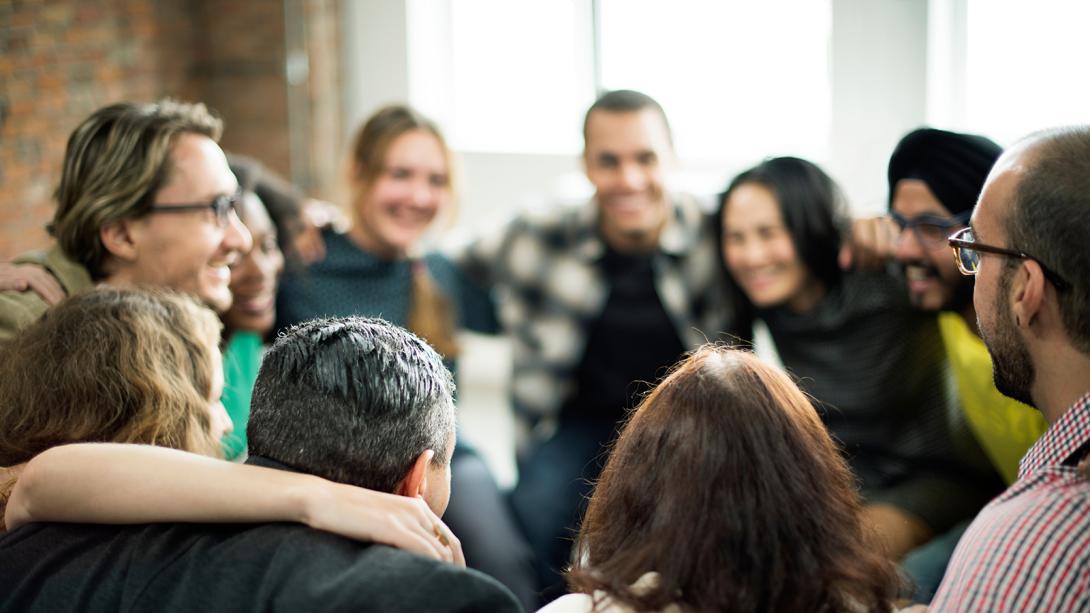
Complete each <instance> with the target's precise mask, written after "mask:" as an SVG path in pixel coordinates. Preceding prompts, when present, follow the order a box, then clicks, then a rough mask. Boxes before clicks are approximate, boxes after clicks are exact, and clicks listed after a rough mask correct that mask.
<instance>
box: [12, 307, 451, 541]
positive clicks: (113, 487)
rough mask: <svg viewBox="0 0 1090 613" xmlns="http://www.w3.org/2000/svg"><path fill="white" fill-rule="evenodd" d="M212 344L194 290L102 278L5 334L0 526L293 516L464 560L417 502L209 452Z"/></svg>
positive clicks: (215, 386) (216, 370)
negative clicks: (126, 285) (0, 519)
mask: <svg viewBox="0 0 1090 613" xmlns="http://www.w3.org/2000/svg"><path fill="white" fill-rule="evenodd" d="M219 339H220V322H219V319H218V318H217V317H216V316H215V314H214V313H212V312H211V311H210V310H208V309H207V308H206V307H203V306H201V305H199V304H198V303H197V302H196V301H195V300H194V299H193V298H190V297H187V296H183V295H180V294H175V293H172V292H169V291H165V290H138V289H119V288H111V287H105V286H103V287H100V288H96V289H92V290H89V291H86V292H83V293H80V294H76V295H74V296H72V297H71V298H69V299H67V300H65V301H63V302H61V303H60V304H59V305H57V306H54V307H52V308H51V309H49V310H48V311H46V313H45V315H43V316H42V318H41V319H40V320H39V321H37V322H35V323H34V324H32V325H30V326H28V327H27V328H25V329H24V330H22V331H20V332H19V333H18V334H16V335H15V336H14V337H12V338H11V339H9V340H6V341H3V342H2V343H0V353H3V355H4V358H5V359H4V360H3V362H2V363H0V467H7V468H2V469H0V475H2V477H0V512H3V514H4V516H5V518H6V521H7V524H8V527H9V528H12V529H14V528H16V527H18V526H20V525H22V524H24V523H27V522H30V521H79V522H92V523H145V522H184V521H196V522H202V521H216V522H269V521H298V522H302V523H306V524H308V525H310V526H312V527H315V528H318V529H323V530H329V531H332V532H336V533H338V534H341V535H342V536H347V537H350V538H357V539H361V540H370V541H376V542H381V543H386V544H390V545H394V546H398V547H402V548H407V549H410V550H412V551H414V552H416V553H419V554H422V555H427V556H430V557H434V558H438V559H446V560H451V561H456V562H457V561H461V551H460V549H459V545H458V541H457V539H454V537H453V535H451V534H450V533H449V531H448V530H447V529H446V527H445V526H444V525H443V524H442V522H441V521H439V518H438V517H436V516H435V515H434V514H433V513H431V511H430V510H428V508H427V505H426V504H424V503H423V501H420V500H416V499H410V498H405V497H401V496H393V495H390V494H382V493H378V492H371V491H368V490H364V489H360V488H356V487H351V486H347V485H343V484H338V483H332V482H329V481H325V480H323V479H319V478H317V477H313V476H310V475H302V474H295V473H287V472H283V471H277V470H271V469H265V468H260V467H256V466H244V465H239V464H231V463H229V462H225V461H222V460H219V459H216V458H218V457H220V456H221V448H220V443H219V440H220V437H221V436H222V434H223V433H224V432H225V431H227V430H229V429H230V420H229V419H228V418H227V415H226V413H225V412H224V409H223V405H222V404H221V403H220V394H221V392H222V390H223V370H222V365H221V357H220V353H219V349H218V343H219ZM78 443H93V444H78ZM104 443H141V444H142V445H134V444H104ZM187 452H189V453H187ZM202 455H203V456H205V457H202ZM9 495H10V499H9ZM436 530H440V532H438V533H437V532H436ZM444 541H447V542H449V543H450V546H448V545H446V544H445V543H444Z"/></svg>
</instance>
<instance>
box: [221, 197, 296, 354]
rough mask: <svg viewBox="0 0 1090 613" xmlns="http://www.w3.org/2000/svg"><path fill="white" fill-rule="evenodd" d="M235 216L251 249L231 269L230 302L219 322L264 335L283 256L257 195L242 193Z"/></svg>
mask: <svg viewBox="0 0 1090 613" xmlns="http://www.w3.org/2000/svg"><path fill="white" fill-rule="evenodd" d="M239 213H240V216H241V217H242V222H243V223H244V224H246V228H247V229H248V230H249V231H250V234H251V235H252V236H253V245H254V246H253V248H252V249H250V251H249V252H247V253H246V254H245V255H243V256H242V258H241V259H240V260H239V262H238V264H236V265H235V266H234V267H233V268H232V269H231V294H232V295H233V296H234V303H233V304H231V308H230V309H229V310H228V311H227V312H226V313H224V315H223V323H224V324H225V325H226V326H227V327H228V328H231V329H233V330H247V331H251V332H257V333H259V334H265V333H267V332H268V331H269V329H270V328H272V326H273V321H274V320H275V319H276V287H277V283H278V281H279V279H280V273H281V272H283V270H284V254H283V253H281V252H280V246H279V245H278V244H277V242H276V238H277V237H276V226H274V225H273V222H272V219H270V218H269V214H268V212H267V211H266V210H265V205H264V204H263V203H262V202H261V199H260V198H258V197H257V194H255V193H253V192H246V193H245V194H243V196H242V202H241V208H240V209H239Z"/></svg>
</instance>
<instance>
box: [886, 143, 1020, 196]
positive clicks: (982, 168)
mask: <svg viewBox="0 0 1090 613" xmlns="http://www.w3.org/2000/svg"><path fill="white" fill-rule="evenodd" d="M1002 151H1003V150H1002V149H1001V148H1000V147H999V145H997V144H995V143H994V142H992V141H991V140H989V139H987V138H984V137H983V136H976V135H974V134H958V133H957V132H946V131H944V130H935V129H934V128H920V129H919V130H915V131H913V132H910V133H909V134H908V136H905V137H904V138H902V139H901V142H899V143H897V148H896V149H894V150H893V155H892V156H891V157H890V158H889V203H890V206H892V205H893V192H894V189H895V188H896V187H897V183H898V182H899V181H900V180H901V179H920V180H922V181H923V182H924V183H926V184H927V187H929V188H930V189H931V193H933V194H935V197H936V198H938V199H939V202H941V203H942V205H943V206H944V207H946V208H947V210H949V211H950V212H951V213H953V214H954V215H959V214H961V213H964V212H966V211H969V210H971V209H972V208H973V205H975V204H976V200H977V197H978V196H979V195H980V190H981V188H983V187H984V180H985V179H987V178H988V171H989V170H991V168H992V165H993V164H995V161H996V160H997V159H999V154H1000V153H1002Z"/></svg>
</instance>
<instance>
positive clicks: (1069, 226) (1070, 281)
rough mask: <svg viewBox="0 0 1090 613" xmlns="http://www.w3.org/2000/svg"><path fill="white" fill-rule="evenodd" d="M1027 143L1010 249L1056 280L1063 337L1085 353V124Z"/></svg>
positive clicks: (1088, 173) (1088, 222)
mask: <svg viewBox="0 0 1090 613" xmlns="http://www.w3.org/2000/svg"><path fill="white" fill-rule="evenodd" d="M1026 142H1027V143H1028V144H1029V145H1030V147H1031V148H1032V149H1031V151H1030V152H1029V153H1028V154H1027V156H1026V158H1025V159H1026V162H1027V163H1026V168H1025V170H1024V172H1023V174H1022V177H1021V180H1020V181H1019V182H1018V186H1017V188H1016V190H1015V194H1014V199H1013V203H1012V205H1013V206H1012V208H1011V210H1010V211H1009V214H1008V215H1007V218H1006V220H1005V221H1006V224H1005V225H1006V228H1007V233H1008V236H1009V239H1010V245H1009V248H1011V249H1017V250H1019V251H1022V252H1025V253H1029V254H1032V255H1033V256H1034V257H1035V258H1037V259H1039V260H1040V262H1041V263H1043V264H1044V265H1045V266H1047V267H1048V270H1049V271H1050V272H1052V273H1054V274H1055V275H1056V278H1058V279H1059V280H1060V285H1061V286H1064V287H1061V288H1060V290H1059V291H1058V292H1057V301H1058V303H1059V309H1060V314H1061V317H1062V320H1063V325H1064V328H1065V329H1066V332H1067V336H1068V338H1069V339H1070V342H1071V345H1072V346H1074V347H1075V348H1076V349H1078V350H1079V351H1080V352H1081V353H1082V354H1084V355H1087V356H1090V249H1087V247H1086V237H1087V236H1090V126H1072V127H1066V128H1056V129H1052V130H1046V131H1043V132H1039V133H1037V134H1033V135H1030V136H1029V137H1027V139H1026ZM1013 264H1014V261H1009V262H1008V265H1013Z"/></svg>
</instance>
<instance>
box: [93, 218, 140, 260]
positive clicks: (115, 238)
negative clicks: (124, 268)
mask: <svg viewBox="0 0 1090 613" xmlns="http://www.w3.org/2000/svg"><path fill="white" fill-rule="evenodd" d="M135 223H136V220H133V219H120V220H117V221H111V222H109V223H107V224H106V225H104V226H102V228H101V229H99V231H98V236H99V240H101V241H102V246H103V247H105V248H106V252H107V253H109V255H110V256H111V257H114V258H117V259H119V260H122V261H125V262H132V261H134V260H135V259H136V255H137V248H136V240H135V238H136V234H137V232H136V231H135V228H134V225H135Z"/></svg>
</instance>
